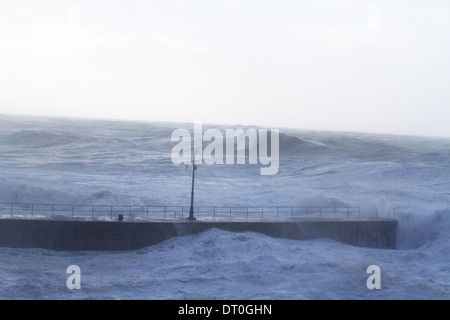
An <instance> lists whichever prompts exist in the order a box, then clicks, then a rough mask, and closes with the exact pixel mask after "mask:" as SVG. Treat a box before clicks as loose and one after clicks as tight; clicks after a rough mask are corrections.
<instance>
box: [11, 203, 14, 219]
mask: <svg viewBox="0 0 450 320" xmlns="http://www.w3.org/2000/svg"><path fill="white" fill-rule="evenodd" d="M13 208H14V203H11V218H12V216H13V210H14V209H13Z"/></svg>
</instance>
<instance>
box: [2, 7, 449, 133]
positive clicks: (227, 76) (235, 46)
mask: <svg viewBox="0 0 450 320" xmlns="http://www.w3.org/2000/svg"><path fill="white" fill-rule="evenodd" d="M449 17H450V1H445V0H442V1H438V0H435V1H433V0H429V1H425V0H422V1H413V0H408V1H407V0H396V1H365V0H364V1H345V0H314V1H301V0H292V1H290V0H278V1H275V0H222V1H218V0H196V1H190V0H178V1H170V0H147V1H144V0H131V1H130V0H127V1H118V0H116V1H110V0H108V1H106V0H89V1H81V0H79V1H75V0H73V1H69V0H40V1H32V0H30V1H24V0H18V1H2V2H1V3H0V113H20V114H42V115H52V116H72V117H96V118H118V119H137V120H156V121H176V122H178V121H183V122H191V121H202V122H207V123H227V124H244V125H261V126H265V127H268V128H283V127H290V128H300V129H318V130H343V131H363V132H379V133H396V134H415V135H437V136H447V137H450V125H449V124H448V122H449V119H450V63H449V57H450V18H449Z"/></svg>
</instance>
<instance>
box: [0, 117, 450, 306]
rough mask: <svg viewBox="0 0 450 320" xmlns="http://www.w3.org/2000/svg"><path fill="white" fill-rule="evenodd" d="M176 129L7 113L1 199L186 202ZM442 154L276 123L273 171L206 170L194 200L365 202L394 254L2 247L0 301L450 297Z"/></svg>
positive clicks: (246, 238) (215, 246)
mask: <svg viewBox="0 0 450 320" xmlns="http://www.w3.org/2000/svg"><path fill="white" fill-rule="evenodd" d="M178 127H185V128H188V129H191V127H192V125H191V124H173V123H144V122H118V121H106V120H105V121H99V120H73V119H47V118H36V117H17V116H1V117H0V172H1V180H0V202H7V203H10V202H19V203H24V202H25V203H60V204H111V205H112V204H118V205H124V204H130V205H131V204H132V205H188V204H189V200H190V193H189V190H190V176H189V175H190V173H189V170H186V169H185V167H184V166H183V165H174V164H173V163H172V161H171V158H170V152H171V150H172V147H173V146H174V144H175V143H174V142H171V141H170V137H171V133H172V131H173V130H174V129H175V128H178ZM206 128H207V127H206V126H205V129H206ZM217 128H218V129H220V130H222V129H225V128H231V126H217ZM449 159H450V140H449V139H443V138H423V137H401V136H389V135H372V134H362V133H335V132H333V133H331V132H317V131H316V132H310V131H301V130H287V129H286V130H280V169H279V172H278V174H277V175H274V176H261V175H260V174H259V169H260V167H259V166H258V165H214V166H210V165H200V166H199V170H198V171H197V173H196V204H197V205H216V206H221V205H235V206H239V205H242V206H247V205H254V204H258V205H261V206H263V205H265V206H269V205H326V206H330V205H331V206H334V205H351V206H360V207H361V213H362V214H367V215H373V214H375V213H376V214H377V215H378V216H388V215H389V216H390V217H392V216H395V218H396V219H398V220H399V233H398V239H397V244H398V249H397V250H379V249H368V248H358V247H353V246H350V245H346V244H342V243H339V242H335V241H330V240H310V241H292V240H286V239H273V238H270V237H267V236H264V235H261V234H256V233H242V234H235V233H230V232H225V231H220V230H215V229H213V230H208V231H206V232H204V233H202V234H199V235H196V236H188V237H181V238H174V239H170V240H168V241H165V242H163V243H160V244H158V245H155V246H152V247H148V248H144V249H141V250H136V251H130V252H114V253H112V252H88V251H86V252H84V251H83V252H54V251H51V250H42V249H11V248H0V298H2V299H7V298H13V299H16V298H25V299H41V298H42V299H85V298H94V299H449V298H450V276H449V274H450V264H449V261H450V237H449V230H450V209H449V206H450V161H449ZM72 264H76V265H78V266H80V268H81V273H82V288H81V290H69V289H67V287H66V279H67V277H68V275H67V274H66V268H67V267H68V266H69V265H72ZM372 264H376V265H379V266H380V268H381V272H382V274H381V281H382V288H381V290H369V289H367V287H366V280H367V277H368V276H369V275H368V274H367V273H366V268H367V267H368V266H369V265H372Z"/></svg>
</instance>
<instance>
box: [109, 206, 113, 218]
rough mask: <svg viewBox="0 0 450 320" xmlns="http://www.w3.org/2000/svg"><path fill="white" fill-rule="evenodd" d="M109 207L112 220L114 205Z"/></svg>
mask: <svg viewBox="0 0 450 320" xmlns="http://www.w3.org/2000/svg"><path fill="white" fill-rule="evenodd" d="M109 209H110V214H111V220H112V209H113V206H111V207H110V208H109Z"/></svg>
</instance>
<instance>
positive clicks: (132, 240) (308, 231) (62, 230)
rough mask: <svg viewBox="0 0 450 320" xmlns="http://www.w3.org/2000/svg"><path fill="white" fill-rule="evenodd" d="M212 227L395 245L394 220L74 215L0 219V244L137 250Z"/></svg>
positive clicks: (51, 247) (377, 246) (395, 226)
mask: <svg viewBox="0 0 450 320" xmlns="http://www.w3.org/2000/svg"><path fill="white" fill-rule="evenodd" d="M210 228H218V229H222V230H227V231H232V232H246V231H250V232H259V233H262V234H265V235H268V236H272V237H277V238H286V239H294V240H307V239H319V238H326V239H333V240H337V241H341V242H344V243H348V244H351V245H355V246H364V247H371V248H391V249H393V248H395V238H396V230H397V221H394V220H333V219H328V220H326V219H316V220H299V221H248V222H247V221H228V222H227V221H225V222H224V221H194V222H188V221H184V220H179V221H145V222H133V221H123V222H119V221H92V220H86V221H76V220H52V219H0V247H14V248H45V249H53V250H134V249H139V248H143V247H147V246H151V245H154V244H156V243H159V242H161V241H164V240H167V239H169V238H172V237H176V236H185V235H191V234H196V233H199V232H202V231H204V230H207V229H210Z"/></svg>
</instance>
